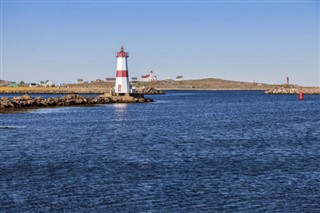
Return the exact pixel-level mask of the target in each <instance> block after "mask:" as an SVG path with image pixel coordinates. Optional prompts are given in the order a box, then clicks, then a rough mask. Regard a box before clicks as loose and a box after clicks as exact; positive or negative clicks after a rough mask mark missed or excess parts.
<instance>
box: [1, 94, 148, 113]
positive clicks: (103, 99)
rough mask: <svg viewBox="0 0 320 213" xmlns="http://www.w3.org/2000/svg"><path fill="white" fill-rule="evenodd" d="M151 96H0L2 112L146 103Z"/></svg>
mask: <svg viewBox="0 0 320 213" xmlns="http://www.w3.org/2000/svg"><path fill="white" fill-rule="evenodd" d="M152 101H153V100H152V99H150V98H144V96H143V95H135V96H111V95H109V94H103V95H99V96H96V97H93V98H87V97H83V96H80V95H75V94H70V95H65V96H63V97H61V98H55V97H51V98H42V97H36V98H32V97H31V96H29V95H23V96H21V97H13V98H11V99H10V98H6V97H2V98H0V112H1V111H6V110H9V111H11V110H21V109H28V108H42V107H59V106H76V105H80V106H90V105H95V104H113V103H145V102H152Z"/></svg>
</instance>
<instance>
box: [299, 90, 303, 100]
mask: <svg viewBox="0 0 320 213" xmlns="http://www.w3.org/2000/svg"><path fill="white" fill-rule="evenodd" d="M303 98H304V97H303V92H302V89H300V91H299V101H302V100H303Z"/></svg>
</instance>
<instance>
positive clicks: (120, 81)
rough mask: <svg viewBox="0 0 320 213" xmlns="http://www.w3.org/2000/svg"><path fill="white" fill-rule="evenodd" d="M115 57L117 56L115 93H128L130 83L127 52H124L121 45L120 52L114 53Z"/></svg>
mask: <svg viewBox="0 0 320 213" xmlns="http://www.w3.org/2000/svg"><path fill="white" fill-rule="evenodd" d="M116 57H117V74H116V86H115V93H117V94H118V95H129V92H130V85H129V75H128V62H127V58H128V57H129V53H127V52H125V51H124V50H123V46H122V47H121V50H120V52H117V53H116Z"/></svg>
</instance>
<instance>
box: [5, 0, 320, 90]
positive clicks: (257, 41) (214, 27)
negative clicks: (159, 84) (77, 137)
mask: <svg viewBox="0 0 320 213" xmlns="http://www.w3.org/2000/svg"><path fill="white" fill-rule="evenodd" d="M0 1H1V3H0V6H1V10H0V11H1V33H0V34H1V51H0V52H1V76H0V78H2V79H5V80H10V81H17V82H20V81H25V82H35V83H37V82H39V81H42V80H52V81H53V82H55V83H75V82H76V81H77V79H78V78H82V79H84V80H85V81H91V80H95V79H105V78H106V77H115V74H116V58H115V52H117V51H119V50H120V47H121V45H123V46H124V49H125V51H127V52H129V55H130V57H129V58H128V66H129V75H130V76H131V77H140V76H141V75H144V74H147V73H149V72H150V70H153V71H154V73H155V74H156V75H157V77H158V79H159V80H162V79H168V78H171V79H174V78H175V77H176V76H178V75H182V76H183V77H184V79H201V78H206V77H212V78H220V79H226V80H237V81H247V82H261V83H272V84H281V83H285V82H286V78H287V77H289V78H290V83H292V84H298V85H304V86H320V71H319V66H320V65H319V63H320V62H319V48H320V47H319V7H320V1H318V0H291V1H289V0H277V1H275V0H255V1H254V0H242V1H241V0H225V1H223V0H200V1H196V0H194V1H193V0H190V1H188V0H164V1H160V0H156V1H152V0H141V1H138V0H135V1H130V0H118V1H107V0H105V1H104V0H91V1H90V0H86V1H82V0H80V1H73V0H69V1H65V0H31V1H30V0H0Z"/></svg>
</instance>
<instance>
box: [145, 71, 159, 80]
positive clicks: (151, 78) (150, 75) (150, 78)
mask: <svg viewBox="0 0 320 213" xmlns="http://www.w3.org/2000/svg"><path fill="white" fill-rule="evenodd" d="M156 80H157V76H156V75H155V74H154V73H153V71H152V70H151V71H150V73H149V74H148V75H143V76H141V81H143V82H148V81H156Z"/></svg>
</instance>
